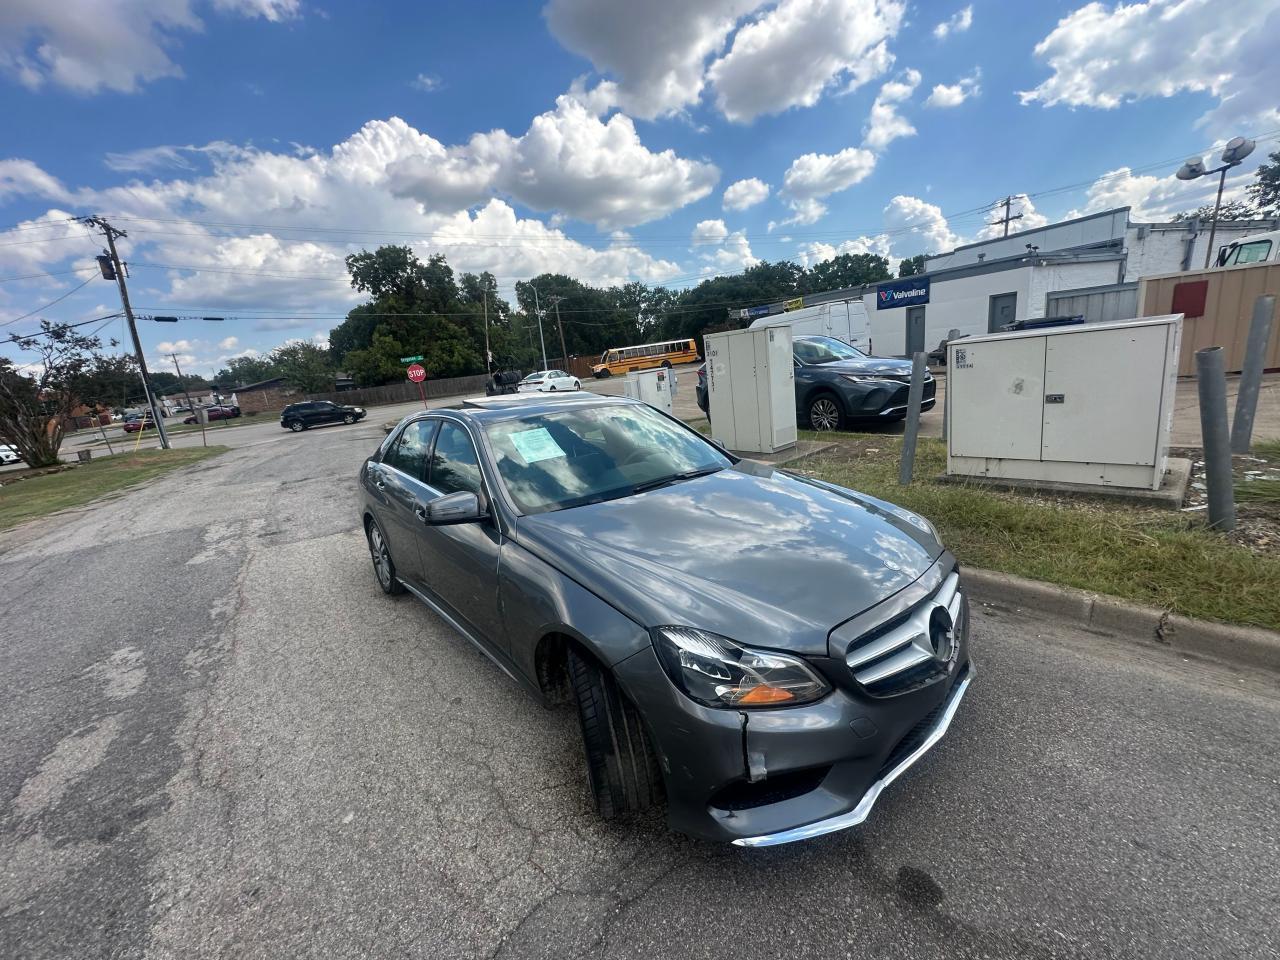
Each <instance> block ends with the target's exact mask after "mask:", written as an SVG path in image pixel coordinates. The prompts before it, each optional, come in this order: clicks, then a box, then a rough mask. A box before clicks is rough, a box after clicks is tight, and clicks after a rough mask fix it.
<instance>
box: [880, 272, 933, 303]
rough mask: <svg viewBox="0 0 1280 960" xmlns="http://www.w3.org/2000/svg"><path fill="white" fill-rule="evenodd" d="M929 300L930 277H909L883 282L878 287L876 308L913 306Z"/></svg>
mask: <svg viewBox="0 0 1280 960" xmlns="http://www.w3.org/2000/svg"><path fill="white" fill-rule="evenodd" d="M928 302H929V278H928V277H907V279H905V280H895V281H894V282H893V283H882V284H880V286H879V287H877V288H876V309H877V310H887V309H889V308H891V307H913V306H915V305H917V304H920V303H928Z"/></svg>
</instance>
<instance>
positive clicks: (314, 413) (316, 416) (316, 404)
mask: <svg viewBox="0 0 1280 960" xmlns="http://www.w3.org/2000/svg"><path fill="white" fill-rule="evenodd" d="M364 418H365V409H364V407H348V406H345V405H342V404H337V403H332V402H331V401H329V400H308V401H307V402H305V403H291V404H289V405H288V406H287V407H285V408H284V409H283V410H281V411H280V426H282V427H284V428H285V429H286V430H292V431H293V432H294V433H298V432H300V431H302V430H307V429H309V428H310V427H319V426H323V425H324V424H326V423H355V422H356V421H357V420H363V419H364Z"/></svg>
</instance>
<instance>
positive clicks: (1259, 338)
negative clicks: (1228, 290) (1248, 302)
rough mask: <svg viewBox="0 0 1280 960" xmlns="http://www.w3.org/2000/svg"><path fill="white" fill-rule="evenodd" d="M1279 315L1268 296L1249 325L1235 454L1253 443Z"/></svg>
mask: <svg viewBox="0 0 1280 960" xmlns="http://www.w3.org/2000/svg"><path fill="white" fill-rule="evenodd" d="M1275 311H1276V298H1275V295H1274V294H1265V295H1264V296H1261V297H1259V298H1258V299H1257V300H1255V301H1253V321H1252V322H1251V323H1250V324H1249V340H1248V342H1247V343H1246V344H1245V348H1244V369H1242V370H1241V371H1240V387H1239V389H1238V390H1237V391H1236V413H1235V419H1234V420H1233V421H1232V424H1231V452H1232V453H1248V452H1249V447H1250V445H1251V444H1252V441H1253V415H1254V414H1255V413H1256V412H1257V410H1258V391H1259V390H1260V389H1261V388H1262V367H1263V364H1264V363H1265V361H1266V354H1267V344H1268V343H1269V342H1270V341H1271V320H1272V318H1273V317H1274V316H1275Z"/></svg>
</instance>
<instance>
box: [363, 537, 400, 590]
mask: <svg viewBox="0 0 1280 960" xmlns="http://www.w3.org/2000/svg"><path fill="white" fill-rule="evenodd" d="M365 536H366V537H367V539H368V541H369V556H370V557H371V558H372V560H373V575H374V576H375V577H377V578H378V586H380V587H381V588H382V592H383V593H386V594H390V595H392V596H395V595H396V594H400V593H404V584H402V583H401V582H400V581H399V580H397V579H396V565H395V564H394V563H393V562H392V561H391V551H390V550H388V549H387V540H386V538H385V537H384V536H383V535H382V530H381V529H380V528H379V527H378V521H376V520H370V521H369V526H368V528H367V529H366V530H365Z"/></svg>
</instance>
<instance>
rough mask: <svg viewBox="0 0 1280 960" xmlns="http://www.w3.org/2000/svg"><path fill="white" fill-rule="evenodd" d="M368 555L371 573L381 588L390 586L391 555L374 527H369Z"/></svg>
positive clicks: (379, 531) (380, 532)
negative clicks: (375, 576)
mask: <svg viewBox="0 0 1280 960" xmlns="http://www.w3.org/2000/svg"><path fill="white" fill-rule="evenodd" d="M369 555H370V556H371V557H372V558H373V572H374V573H375V574H377V577H378V582H379V583H380V584H382V586H383V588H384V589H385V588H386V587H389V586H390V585H391V555H390V554H389V553H387V542H386V541H385V540H383V539H382V531H381V530H379V529H378V528H377V526H376V525H374V526H371V527H369Z"/></svg>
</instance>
